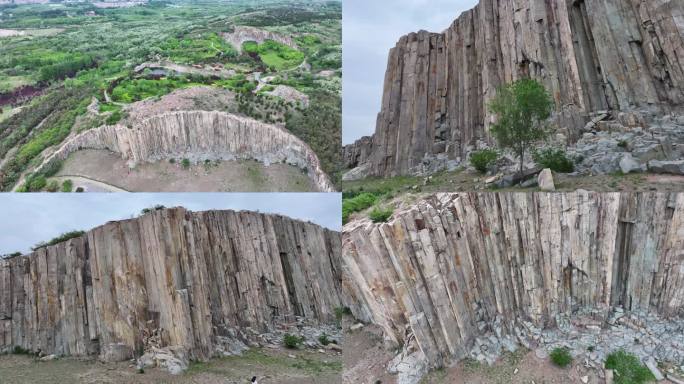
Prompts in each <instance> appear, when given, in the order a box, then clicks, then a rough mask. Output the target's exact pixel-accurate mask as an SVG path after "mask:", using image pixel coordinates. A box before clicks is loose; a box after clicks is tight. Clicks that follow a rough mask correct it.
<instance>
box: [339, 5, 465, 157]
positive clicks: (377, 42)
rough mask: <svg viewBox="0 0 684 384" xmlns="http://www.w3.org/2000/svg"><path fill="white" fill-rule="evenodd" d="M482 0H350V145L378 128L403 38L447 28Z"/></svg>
mask: <svg viewBox="0 0 684 384" xmlns="http://www.w3.org/2000/svg"><path fill="white" fill-rule="evenodd" d="M475 4H477V0H391V1H390V0H344V6H343V17H342V39H343V47H344V48H343V50H342V54H343V63H344V68H343V71H344V75H343V92H344V99H343V117H342V127H343V136H342V141H343V142H344V144H349V143H352V142H354V140H356V139H358V138H359V137H361V136H365V135H370V134H372V133H373V132H374V131H375V118H376V116H377V114H378V112H379V111H380V99H381V97H382V82H383V80H384V77H385V69H386V68H387V53H388V52H389V49H390V48H392V47H394V45H395V44H396V43H397V40H399V38H400V37H401V36H403V35H405V34H407V33H410V32H415V31H419V30H421V29H424V30H427V31H431V32H442V31H443V30H445V29H446V28H447V27H448V26H449V25H450V24H451V22H452V21H453V20H454V19H456V18H457V17H458V15H460V14H461V12H463V11H465V10H468V9H470V8H472V7H473V6H474V5H475Z"/></svg>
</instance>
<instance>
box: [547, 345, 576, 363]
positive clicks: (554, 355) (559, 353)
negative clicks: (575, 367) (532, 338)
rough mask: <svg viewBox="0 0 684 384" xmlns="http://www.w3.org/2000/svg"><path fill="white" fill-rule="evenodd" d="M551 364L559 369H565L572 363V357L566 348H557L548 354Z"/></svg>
mask: <svg viewBox="0 0 684 384" xmlns="http://www.w3.org/2000/svg"><path fill="white" fill-rule="evenodd" d="M549 357H550V358H551V362H552V363H553V364H554V365H556V366H558V367H561V368H565V367H567V366H568V365H570V363H572V356H571V355H570V351H568V349H567V348H561V347H557V348H554V349H553V351H551V353H550V354H549Z"/></svg>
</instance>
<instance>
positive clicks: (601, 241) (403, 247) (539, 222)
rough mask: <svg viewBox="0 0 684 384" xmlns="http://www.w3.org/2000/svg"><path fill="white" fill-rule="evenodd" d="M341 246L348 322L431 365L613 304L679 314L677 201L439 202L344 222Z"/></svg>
mask: <svg viewBox="0 0 684 384" xmlns="http://www.w3.org/2000/svg"><path fill="white" fill-rule="evenodd" d="M342 248H343V250H342V259H343V269H344V280H343V287H344V292H345V295H346V296H345V302H346V303H347V305H348V306H349V307H350V308H351V309H352V311H353V313H354V315H355V316H356V317H358V318H359V319H362V320H364V321H367V322H373V323H376V324H378V325H380V326H381V327H382V328H383V329H384V333H385V337H386V338H387V340H389V341H391V342H393V343H394V344H395V345H397V344H399V345H402V344H403V345H405V344H406V343H408V342H409V341H410V340H409V338H411V339H412V338H413V337H415V341H416V342H417V344H418V346H419V349H420V351H421V352H422V353H423V354H424V355H425V359H426V360H427V361H428V362H429V364H430V365H431V366H432V367H440V366H444V365H446V364H449V363H450V362H453V361H455V360H458V359H461V358H463V357H466V356H468V352H469V351H470V348H471V347H473V344H474V343H475V339H476V338H478V337H479V336H484V335H485V332H492V330H493V329H496V330H497V336H498V337H502V334H504V335H506V334H507V335H512V336H513V339H514V340H515V337H516V336H517V335H519V334H520V333H521V332H520V331H519V329H520V328H519V327H523V326H526V324H529V327H538V328H554V327H556V326H558V324H557V319H559V318H562V317H564V316H565V317H574V316H576V315H577V314H578V313H579V312H582V313H591V316H593V317H594V319H595V320H596V324H603V323H604V322H605V321H607V319H608V316H609V314H610V313H611V310H612V309H613V308H616V307H621V308H623V309H624V310H625V311H627V312H640V313H651V314H655V315H659V316H661V317H663V318H675V317H678V316H679V317H681V316H683V315H684V194H681V193H680V194H664V193H631V194H630V193H622V194H621V193H603V194H598V193H590V192H575V193H457V194H437V195H432V196H429V197H427V198H425V199H424V200H421V201H419V202H418V203H416V204H415V205H413V206H411V207H409V208H407V209H404V210H403V211H401V212H398V213H395V214H394V216H393V218H392V219H391V221H390V222H388V223H382V224H372V223H370V222H369V221H367V220H364V221H355V222H351V223H348V224H347V225H345V227H344V231H343V239H342ZM529 327H527V328H529ZM680 364H681V362H680Z"/></svg>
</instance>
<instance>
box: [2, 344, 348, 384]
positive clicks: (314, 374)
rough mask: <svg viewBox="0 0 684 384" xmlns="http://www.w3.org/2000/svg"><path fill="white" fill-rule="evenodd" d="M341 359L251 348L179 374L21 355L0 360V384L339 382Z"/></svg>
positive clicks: (311, 353) (126, 365) (304, 352)
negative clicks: (42, 360) (36, 359)
mask: <svg viewBox="0 0 684 384" xmlns="http://www.w3.org/2000/svg"><path fill="white" fill-rule="evenodd" d="M341 371H342V361H341V357H339V356H336V355H330V354H327V353H326V354H324V353H319V352H315V351H303V350H302V351H292V350H282V349H277V350H273V349H255V350H251V351H248V352H246V353H245V354H244V355H243V356H233V357H226V358H222V359H214V360H212V361H210V362H207V363H192V364H191V365H190V368H189V369H188V370H187V371H186V372H184V373H183V374H181V375H177V376H173V375H171V374H169V373H167V372H166V371H163V370H160V369H147V370H145V372H144V373H138V372H137V370H136V369H135V367H133V366H132V364H131V363H128V362H122V363H106V364H105V363H100V362H98V361H96V360H78V359H58V360H53V361H46V362H39V361H35V360H34V359H33V358H32V357H29V356H22V355H5V356H0V383H3V384H29V383H30V384H33V383H83V384H95V383H97V384H101V383H107V384H124V383H125V384H143V383H160V384H161V383H164V384H167V383H168V384H195V383H197V384H199V383H202V384H233V383H235V384H237V383H239V384H242V383H244V384H247V383H249V380H250V379H251V377H252V376H254V375H256V376H257V377H258V378H259V383H260V384H324V383H325V384H327V383H332V384H335V383H341V379H340V374H341Z"/></svg>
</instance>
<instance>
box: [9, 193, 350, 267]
mask: <svg viewBox="0 0 684 384" xmlns="http://www.w3.org/2000/svg"><path fill="white" fill-rule="evenodd" d="M156 204H162V205H164V206H166V207H175V206H183V207H185V208H187V209H190V210H192V211H202V210H208V209H234V210H242V209H244V210H253V211H255V210H259V211H260V212H269V213H279V214H283V215H286V216H290V217H292V218H295V219H300V220H308V221H311V222H314V223H316V224H319V225H322V226H324V227H327V228H330V229H334V230H340V229H341V226H342V219H341V212H342V202H341V196H340V195H339V194H337V193H112V194H104V193H103V194H99V193H82V194H67V193H64V194H62V193H58V194H51V193H41V194H29V193H5V194H3V196H2V198H1V199H0V255H2V254H7V253H13V252H17V251H20V252H26V251H28V250H29V249H30V247H31V246H33V245H35V244H36V243H38V242H40V241H47V240H50V239H52V238H54V237H56V236H58V235H60V234H61V233H64V232H68V231H72V230H88V229H91V228H93V227H96V226H98V225H101V224H104V223H106V222H107V221H109V220H120V219H128V218H131V217H132V216H136V215H137V214H138V213H140V211H141V210H142V209H143V208H147V207H151V206H154V205H156Z"/></svg>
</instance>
